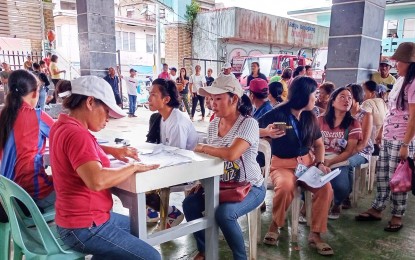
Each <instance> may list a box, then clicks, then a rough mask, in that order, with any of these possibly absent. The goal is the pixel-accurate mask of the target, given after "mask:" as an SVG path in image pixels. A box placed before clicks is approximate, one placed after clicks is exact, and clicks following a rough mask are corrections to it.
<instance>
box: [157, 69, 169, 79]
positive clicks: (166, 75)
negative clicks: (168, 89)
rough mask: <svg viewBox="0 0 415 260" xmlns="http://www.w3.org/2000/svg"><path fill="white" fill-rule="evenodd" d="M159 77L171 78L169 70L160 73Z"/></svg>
mask: <svg viewBox="0 0 415 260" xmlns="http://www.w3.org/2000/svg"><path fill="white" fill-rule="evenodd" d="M158 78H159V79H165V80H168V79H170V74H169V73H168V72H164V71H163V72H162V73H160V74H159V76H158Z"/></svg>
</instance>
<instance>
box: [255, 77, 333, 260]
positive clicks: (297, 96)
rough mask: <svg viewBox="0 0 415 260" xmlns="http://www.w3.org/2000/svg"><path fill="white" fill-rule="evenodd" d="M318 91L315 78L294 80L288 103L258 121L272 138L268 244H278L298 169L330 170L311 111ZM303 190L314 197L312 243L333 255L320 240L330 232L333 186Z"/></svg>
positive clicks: (263, 134)
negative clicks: (271, 193) (271, 203)
mask: <svg viewBox="0 0 415 260" xmlns="http://www.w3.org/2000/svg"><path fill="white" fill-rule="evenodd" d="M316 89H317V82H316V81H315V80H314V79H312V78H309V77H305V76H299V77H297V78H295V79H294V80H293V81H292V83H291V87H290V89H289V93H288V101H287V102H285V103H283V104H281V105H280V106H278V107H276V108H274V109H273V110H271V111H269V112H268V113H266V114H265V115H264V116H262V117H261V118H260V119H259V120H258V121H259V127H260V128H261V129H260V136H261V137H270V138H271V139H272V143H271V148H272V161H271V172H270V177H271V179H272V182H273V184H274V191H275V195H274V199H273V209H272V219H273V221H272V224H271V226H270V227H269V230H268V233H267V234H266V236H265V238H264V243H266V244H270V245H276V244H277V240H278V236H279V233H278V228H280V227H282V226H283V225H284V223H285V213H286V211H287V209H288V207H289V206H290V204H291V202H292V200H293V199H294V195H295V193H296V187H297V184H296V181H297V177H296V176H295V174H294V173H295V169H296V168H297V166H298V165H299V164H302V165H304V166H306V167H310V166H312V165H315V166H316V167H317V168H319V169H320V170H321V171H322V172H324V173H328V172H329V171H330V169H329V168H327V167H326V166H325V165H324V161H323V160H324V143H323V139H322V136H321V132H320V128H319V126H318V123H317V119H316V117H315V116H314V114H313V113H312V112H311V110H312V109H313V107H314V104H315V99H316V98H315V92H316ZM274 123H278V124H274ZM284 124H285V130H283V128H284V127H279V126H281V125H284ZM277 125H279V126H277ZM277 127H278V128H277ZM311 148H313V150H314V154H313V153H312V152H311ZM304 188H305V189H307V190H310V191H311V192H312V193H313V194H314V196H313V201H312V203H313V204H312V215H313V219H312V223H311V233H310V235H309V237H308V240H309V244H310V246H314V247H316V248H317V250H318V253H319V254H322V255H332V254H333V250H332V249H331V247H330V246H329V245H328V244H326V243H324V242H323V241H322V240H321V237H320V233H323V232H326V231H327V216H328V211H329V208H330V203H331V200H332V197H333V192H332V188H331V185H330V183H327V184H325V185H324V186H322V187H321V188H318V189H316V188H310V187H308V186H306V185H304Z"/></svg>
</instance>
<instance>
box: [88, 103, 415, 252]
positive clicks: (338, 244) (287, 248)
mask: <svg viewBox="0 0 415 260" xmlns="http://www.w3.org/2000/svg"><path fill="white" fill-rule="evenodd" d="M136 114H137V115H138V117H137V118H123V119H118V120H110V122H109V123H108V125H107V127H106V128H105V129H104V130H102V131H101V132H99V133H96V134H95V135H96V136H97V137H99V138H105V139H107V140H113V139H114V138H115V137H119V138H126V139H129V140H130V141H131V143H132V144H134V143H137V142H143V141H145V135H146V134H147V131H148V119H149V116H150V115H151V112H150V111H148V110H146V109H144V108H140V109H139V110H138V111H137V113H136ZM194 124H195V126H196V129H197V130H198V131H206V128H207V125H208V122H207V121H206V122H195V123H194ZM272 196H273V191H272V190H268V191H267V196H266V203H267V211H266V212H265V213H263V214H262V215H261V219H262V227H261V232H262V236H264V235H265V233H266V231H267V229H268V226H269V224H270V222H271V208H270V207H271V205H272ZM373 196H374V194H369V195H366V196H364V198H361V199H360V201H359V206H358V208H352V209H349V210H344V211H343V212H342V215H341V217H340V219H339V220H335V221H333V220H330V221H329V226H328V230H329V231H328V232H327V233H326V234H324V236H323V237H324V239H325V240H326V241H327V242H328V243H329V244H330V245H331V246H332V248H333V250H334V252H335V255H334V256H333V257H331V259H415V246H414V245H415V225H414V224H415V209H414V206H413V205H414V199H413V196H412V195H411V194H410V195H409V203H408V204H409V207H408V212H407V214H406V216H405V217H404V220H403V223H404V228H403V229H402V230H401V231H399V232H398V233H388V232H385V231H383V228H384V227H385V226H386V225H387V222H388V220H389V217H390V215H389V207H388V208H387V210H386V211H385V213H387V214H385V215H384V218H383V220H382V221H377V222H366V223H364V222H356V221H355V220H354V216H355V215H356V214H358V213H359V212H362V211H363V210H366V209H367V208H368V207H369V206H370V202H371V200H372V198H373ZM183 198H184V195H183V194H182V193H172V194H171V197H170V201H171V205H176V206H178V208H180V209H181V204H182V201H183ZM114 201H115V206H114V211H116V212H120V213H122V214H128V210H126V209H125V208H123V207H122V205H121V204H120V202H119V200H118V199H117V198H114ZM288 216H289V220H288V221H287V226H286V227H285V228H284V229H282V231H281V233H282V234H281V236H280V242H279V245H278V246H267V245H263V244H262V243H261V244H260V245H258V259H326V257H323V256H320V255H318V254H317V252H316V251H315V249H312V248H310V247H309V246H308V245H307V236H308V233H309V228H308V227H307V226H305V225H300V228H299V242H298V245H292V244H290V242H289V241H290V236H289V233H290V228H289V227H290V226H291V223H290V219H291V218H290V215H288ZM240 224H241V228H242V230H243V232H244V235H245V244H246V248H247V250H248V229H247V219H246V217H242V218H240ZM150 227H153V228H156V226H155V225H149V228H150ZM413 232H414V234H412V233H413ZM219 245H220V256H219V258H220V259H232V255H231V252H230V250H229V247H228V246H227V244H226V241H224V239H223V236H222V237H220V241H219ZM156 248H157V250H159V252H160V253H161V254H162V256H163V259H191V258H192V256H193V255H195V254H196V244H195V241H194V239H193V237H192V236H185V237H182V238H179V239H177V240H175V241H171V242H168V243H164V244H162V245H160V246H157V247H156Z"/></svg>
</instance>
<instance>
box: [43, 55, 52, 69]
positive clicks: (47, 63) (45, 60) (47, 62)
mask: <svg viewBox="0 0 415 260" xmlns="http://www.w3.org/2000/svg"><path fill="white" fill-rule="evenodd" d="M43 61H44V62H45V63H46V65H47V66H48V67H49V66H50V58H47V57H46V58H44V59H43Z"/></svg>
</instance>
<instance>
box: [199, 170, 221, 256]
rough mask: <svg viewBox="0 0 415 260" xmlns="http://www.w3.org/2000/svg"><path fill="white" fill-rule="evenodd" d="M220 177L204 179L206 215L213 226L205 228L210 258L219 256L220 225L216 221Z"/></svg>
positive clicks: (207, 254) (207, 250)
mask: <svg viewBox="0 0 415 260" xmlns="http://www.w3.org/2000/svg"><path fill="white" fill-rule="evenodd" d="M219 178H220V176H214V177H211V178H208V179H204V180H202V184H203V187H204V188H205V198H208V199H205V217H207V218H208V219H209V220H211V221H212V226H211V227H209V228H207V229H206V230H205V245H206V247H205V250H206V251H205V257H206V259H208V260H216V259H218V258H219V248H218V246H219V245H218V226H217V224H216V221H215V211H216V209H217V207H218V205H219Z"/></svg>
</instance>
